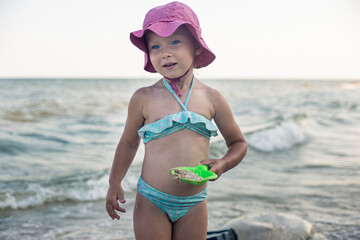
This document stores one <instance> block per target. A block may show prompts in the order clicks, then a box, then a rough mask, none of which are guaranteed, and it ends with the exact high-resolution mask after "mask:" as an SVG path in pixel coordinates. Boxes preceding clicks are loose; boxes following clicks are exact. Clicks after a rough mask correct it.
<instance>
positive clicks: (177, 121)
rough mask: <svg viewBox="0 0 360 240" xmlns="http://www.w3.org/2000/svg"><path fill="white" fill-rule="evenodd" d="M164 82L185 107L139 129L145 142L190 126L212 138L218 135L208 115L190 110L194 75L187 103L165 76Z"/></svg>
mask: <svg viewBox="0 0 360 240" xmlns="http://www.w3.org/2000/svg"><path fill="white" fill-rule="evenodd" d="M163 83H164V85H165V86H166V88H167V89H168V90H169V91H170V92H171V93H172V94H173V95H174V97H175V99H176V100H177V101H178V102H179V104H180V105H181V107H182V108H183V111H182V112H178V113H175V114H171V115H168V116H166V117H164V118H162V119H160V120H158V121H156V122H152V123H150V124H146V125H144V126H143V127H142V128H140V129H139V131H138V134H139V136H140V137H141V138H142V139H143V141H144V143H147V142H149V141H151V140H154V139H157V138H161V137H164V136H167V135H169V134H172V133H174V132H177V131H180V130H183V129H184V128H188V129H189V130H191V131H194V132H196V133H198V134H200V135H202V136H204V137H207V138H208V139H210V137H211V136H217V135H218V134H217V130H218V129H217V127H216V126H215V124H214V123H213V122H211V121H210V120H209V119H207V118H206V117H204V116H202V115H200V114H197V113H194V112H191V111H188V110H187V105H188V103H189V98H190V94H191V91H192V87H193V83H194V76H193V79H192V81H191V85H190V89H189V92H188V94H187V96H186V100H185V103H182V102H181V100H180V99H179V97H178V96H177V95H176V93H175V91H174V90H173V89H172V88H171V86H170V84H169V83H168V82H167V81H166V80H165V78H163Z"/></svg>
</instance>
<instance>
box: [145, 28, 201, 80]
mask: <svg viewBox="0 0 360 240" xmlns="http://www.w3.org/2000/svg"><path fill="white" fill-rule="evenodd" d="M145 37H146V40H147V46H148V51H149V57H150V61H151V63H152V65H153V66H154V68H155V70H156V71H157V72H158V73H160V74H161V75H162V76H166V77H168V78H177V77H179V76H182V75H183V74H184V73H185V72H186V71H187V70H188V69H189V68H190V66H192V63H193V57H194V43H195V39H194V38H193V36H192V35H191V33H190V32H189V31H188V30H187V29H186V28H185V27H179V28H178V29H177V30H176V31H175V32H174V33H173V34H172V35H171V36H169V37H160V36H158V35H157V34H155V33H153V32H151V31H148V32H147V33H146V36H145ZM189 72H191V73H192V71H189Z"/></svg>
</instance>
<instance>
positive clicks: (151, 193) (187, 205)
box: [137, 177, 207, 222]
mask: <svg viewBox="0 0 360 240" xmlns="http://www.w3.org/2000/svg"><path fill="white" fill-rule="evenodd" d="M137 190H138V192H139V193H141V194H142V195H143V196H144V197H146V198H147V199H149V200H150V201H151V202H152V203H153V204H155V206H157V207H158V208H160V209H161V210H162V211H163V212H164V213H166V214H167V215H168V217H169V219H170V221H171V222H176V221H177V220H179V219H180V218H182V217H183V216H185V214H186V213H187V212H188V211H189V210H190V209H191V208H192V207H193V206H195V204H197V203H199V202H202V201H204V200H205V199H206V198H207V189H204V190H203V191H201V192H199V193H198V194H195V195H192V196H175V195H171V194H168V193H164V192H161V191H159V190H157V189H156V188H153V187H151V186H150V185H148V184H147V183H146V182H144V181H143V180H142V178H141V177H140V178H139V181H138V184H137Z"/></svg>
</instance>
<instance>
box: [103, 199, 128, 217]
mask: <svg viewBox="0 0 360 240" xmlns="http://www.w3.org/2000/svg"><path fill="white" fill-rule="evenodd" d="M118 195H120V194H117V195H113V196H108V197H107V199H106V211H107V213H108V214H109V216H110V218H111V219H112V220H114V219H117V220H119V219H120V216H119V215H118V214H117V212H116V211H119V212H123V213H125V212H126V210H125V209H124V208H122V207H120V205H119V202H120V203H121V204H125V202H126V200H125V198H124V197H123V196H122V197H121V198H120V199H119V198H118V197H117V196H118ZM118 199H119V200H118ZM115 210H116V211H115Z"/></svg>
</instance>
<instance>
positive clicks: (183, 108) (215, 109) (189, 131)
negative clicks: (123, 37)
mask: <svg viewBox="0 0 360 240" xmlns="http://www.w3.org/2000/svg"><path fill="white" fill-rule="evenodd" d="M130 39H131V41H132V43H133V44H134V45H135V46H136V47H138V48H139V49H141V50H142V51H143V52H144V53H145V67H144V69H145V70H146V71H149V72H158V73H159V74H161V75H162V76H163V78H162V79H160V80H159V81H157V82H156V83H155V84H154V85H152V86H149V87H144V88H141V89H139V90H137V91H136V92H135V93H134V95H133V96H132V98H131V100H130V102H129V107H128V116H127V120H126V124H125V128H124V132H123V134H122V136H121V139H120V142H119V144H118V146H117V149H116V153H115V157H114V162H113V166H112V169H111V173H110V179H109V184H110V186H109V190H108V194H107V198H106V210H107V212H108V214H109V216H110V217H111V218H112V219H120V217H119V215H118V214H117V213H116V211H115V210H117V211H120V212H125V209H124V208H123V207H121V206H120V205H119V202H120V203H121V204H124V203H125V197H124V191H123V189H122V187H121V181H122V180H123V179H124V177H125V174H126V172H127V170H128V169H129V167H130V164H131V163H132V160H133V158H134V156H135V153H136V151H137V149H138V146H139V142H140V138H142V139H143V141H144V143H145V156H144V161H143V166H142V171H141V177H140V178H139V181H138V187H137V189H138V192H137V195H136V202H135V209H134V218H133V219H134V231H135V236H136V239H146V240H149V239H157V240H158V239H197V240H199V239H206V232H207V206H206V197H207V191H206V190H207V187H206V184H203V185H200V186H198V185H191V184H187V183H183V182H180V181H179V180H176V179H174V178H173V177H172V176H171V175H170V169H172V168H174V167H178V166H188V167H194V166H196V165H198V164H204V165H208V166H209V167H210V171H212V172H215V173H216V174H217V175H218V177H220V176H221V175H222V174H223V173H224V172H226V171H228V170H229V169H231V168H233V167H235V166H236V165H237V164H238V163H239V162H240V161H241V160H242V159H243V157H244V156H245V154H246V150H247V144H246V141H245V138H244V136H243V134H242V132H241V131H240V129H239V127H238V125H237V123H236V122H235V120H234V117H233V114H232V112H231V109H230V107H229V104H228V103H227V102H226V100H225V99H224V97H223V96H222V95H221V94H220V93H219V92H218V91H216V90H215V89H212V88H210V87H208V86H207V85H205V84H204V83H202V82H201V81H199V80H198V79H196V78H195V77H194V74H193V69H194V68H201V67H205V66H207V65H209V64H210V63H211V62H212V61H213V60H214V59H215V55H214V54H213V53H212V52H211V51H210V49H209V48H208V46H207V45H206V44H205V42H204V40H203V39H202V37H201V29H200V25H199V21H198V19H197V16H196V15H195V13H194V12H193V11H192V10H191V9H190V8H189V7H188V6H187V5H185V4H182V3H180V2H171V3H169V4H167V5H164V6H159V7H156V8H153V9H151V10H150V11H149V12H148V13H147V14H146V16H145V20H144V24H143V29H142V30H139V31H135V32H132V33H131V34H130ZM212 119H214V121H215V123H216V125H217V127H216V126H215V125H214V124H213V122H212V121H211V120H212ZM217 130H220V132H221V134H222V136H223V137H224V139H225V141H226V145H227V146H228V151H227V153H226V154H225V156H223V157H222V158H221V159H209V139H210V137H211V136H216V135H217Z"/></svg>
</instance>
